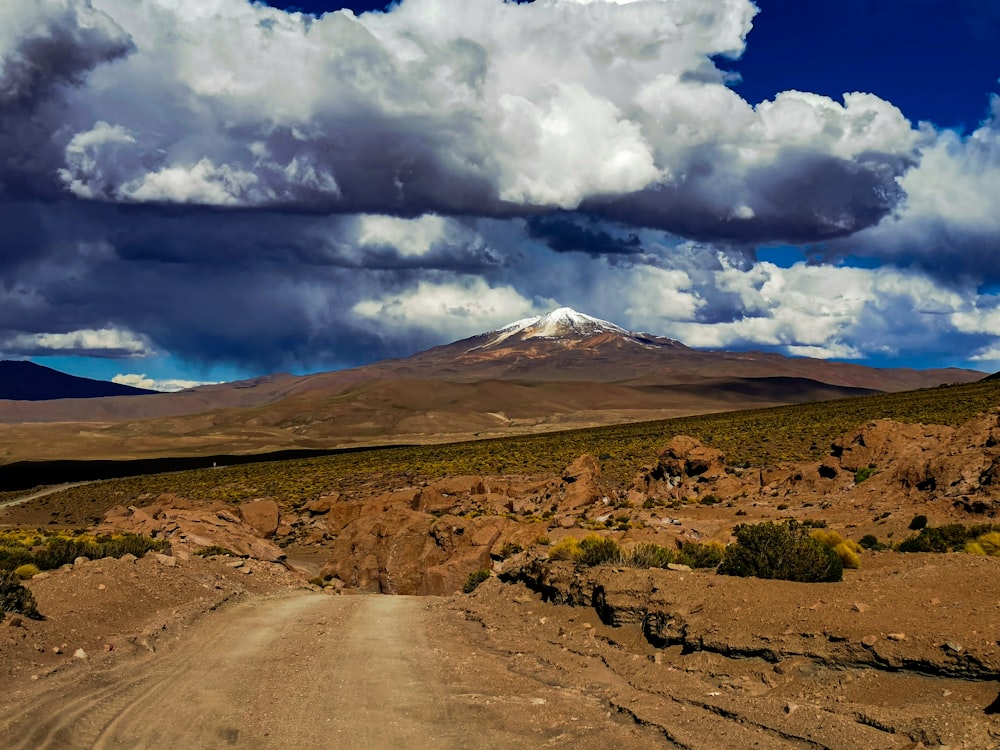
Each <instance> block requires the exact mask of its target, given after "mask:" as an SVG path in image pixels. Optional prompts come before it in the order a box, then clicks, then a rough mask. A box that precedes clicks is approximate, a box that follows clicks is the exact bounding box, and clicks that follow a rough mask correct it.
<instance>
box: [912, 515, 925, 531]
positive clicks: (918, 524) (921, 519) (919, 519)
mask: <svg viewBox="0 0 1000 750" xmlns="http://www.w3.org/2000/svg"><path fill="white" fill-rule="evenodd" d="M926 526H927V516H925V515H923V514H921V515H919V516H914V517H913V520H912V521H910V531H920V529H923V528H925V527H926Z"/></svg>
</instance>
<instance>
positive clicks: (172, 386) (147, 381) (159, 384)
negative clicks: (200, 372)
mask: <svg viewBox="0 0 1000 750" xmlns="http://www.w3.org/2000/svg"><path fill="white" fill-rule="evenodd" d="M111 382H112V383H119V384H120V385H130V386H132V387H133V388H145V389H146V390H149V391H163V392H164V393H175V392H177V391H184V390H187V389H188V388H197V387H198V386H200V385H217V384H218V381H208V380H178V379H174V378H166V379H154V378H148V377H146V373H141V374H138V375H137V374H134V373H130V374H125V373H119V374H117V375H115V376H114V377H113V378H111Z"/></svg>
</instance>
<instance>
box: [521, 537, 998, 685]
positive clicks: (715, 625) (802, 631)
mask: <svg viewBox="0 0 1000 750" xmlns="http://www.w3.org/2000/svg"><path fill="white" fill-rule="evenodd" d="M869 560H870V561H871V562H870V566H869V568H870V569H869V570H866V571H859V572H857V573H853V572H852V573H851V574H849V575H848V576H847V578H846V579H845V580H844V581H843V582H841V583H835V584H803V583H792V582H788V581H765V580H759V579H747V578H732V577H729V576H719V575H715V574H714V572H704V571H692V572H684V571H666V570H655V569H650V570H632V569H626V568H613V567H597V568H585V567H580V566H575V565H573V564H571V563H553V562H549V561H543V560H531V561H527V562H525V563H524V564H523V565H521V566H520V567H517V568H516V569H512V570H510V571H509V572H508V573H507V574H505V576H504V577H505V579H506V580H509V581H520V582H523V583H524V584H525V585H527V586H528V587H529V588H530V589H532V590H534V591H536V592H538V593H539V594H541V595H542V597H543V598H544V599H545V600H546V601H550V602H553V603H557V604H567V605H570V606H575V607H592V608H593V609H594V610H595V612H596V613H597V615H598V616H599V617H600V619H601V621H602V622H604V623H605V624H608V625H614V626H619V625H627V624H630V625H636V626H638V627H639V628H641V631H642V633H643V635H644V636H645V638H646V639H647V641H649V643H650V644H652V645H654V646H658V647H668V646H680V647H681V648H682V649H683V650H684V652H685V653H693V652H699V651H704V652H709V653H714V654H719V655H722V656H725V657H729V658H749V657H759V658H762V659H765V660H766V661H769V662H773V663H776V662H779V661H781V660H783V659H790V658H801V657H804V658H807V659H809V660H811V661H813V662H815V663H816V664H818V665H822V666H826V667H834V668H841V667H842V668H847V667H850V668H872V669H880V670H887V671H892V672H914V673H919V674H921V675H929V676H938V677H949V678H957V679H963V680H981V681H987V680H998V679H1000V642H998V641H997V637H998V634H997V632H995V627H994V625H993V623H995V622H996V617H997V615H998V614H1000V586H998V584H997V582H996V580H995V570H994V568H995V564H994V563H993V561H989V560H982V559H977V558H974V557H971V556H968V555H964V556H960V555H946V556H942V555H939V556H935V555H899V554H892V553H889V554H886V555H883V556H871V557H870V558H869ZM981 568H982V570H981Z"/></svg>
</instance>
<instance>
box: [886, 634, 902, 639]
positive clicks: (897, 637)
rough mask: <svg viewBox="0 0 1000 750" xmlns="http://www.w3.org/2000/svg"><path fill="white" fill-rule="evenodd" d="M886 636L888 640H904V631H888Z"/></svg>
mask: <svg viewBox="0 0 1000 750" xmlns="http://www.w3.org/2000/svg"><path fill="white" fill-rule="evenodd" d="M886 638H888V639H889V640H890V641H905V640H906V633H888V634H887V635H886Z"/></svg>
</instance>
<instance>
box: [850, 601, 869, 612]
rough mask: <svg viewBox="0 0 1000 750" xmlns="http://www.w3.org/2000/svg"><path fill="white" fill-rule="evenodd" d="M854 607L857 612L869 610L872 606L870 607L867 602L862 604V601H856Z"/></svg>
mask: <svg viewBox="0 0 1000 750" xmlns="http://www.w3.org/2000/svg"><path fill="white" fill-rule="evenodd" d="M852 609H853V610H854V611H855V612H867V611H868V610H869V609H871V607H869V606H868V605H867V604H862V603H861V602H854V606H853V607H852Z"/></svg>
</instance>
